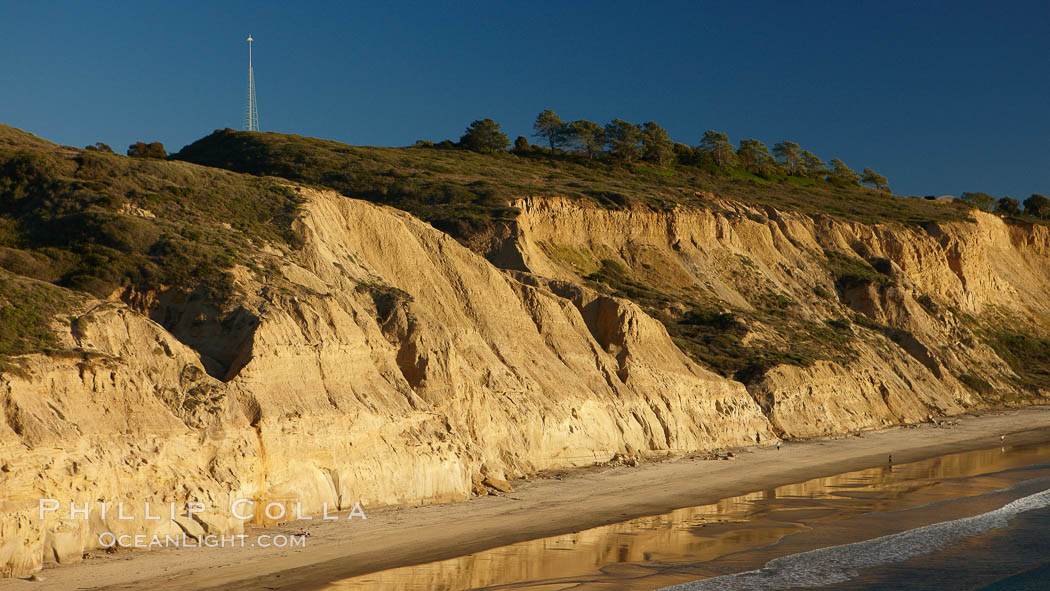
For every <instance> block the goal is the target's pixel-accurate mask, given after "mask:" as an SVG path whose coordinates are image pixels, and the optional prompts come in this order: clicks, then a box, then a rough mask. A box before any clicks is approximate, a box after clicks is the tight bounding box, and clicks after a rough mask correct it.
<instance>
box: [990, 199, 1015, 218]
mask: <svg viewBox="0 0 1050 591" xmlns="http://www.w3.org/2000/svg"><path fill="white" fill-rule="evenodd" d="M995 213H998V214H1000V215H1018V214H1020V213H1021V203H1020V202H1019V201H1017V200H1016V199H1014V198H1013V197H1003V198H1001V199H999V201H998V202H996V204H995Z"/></svg>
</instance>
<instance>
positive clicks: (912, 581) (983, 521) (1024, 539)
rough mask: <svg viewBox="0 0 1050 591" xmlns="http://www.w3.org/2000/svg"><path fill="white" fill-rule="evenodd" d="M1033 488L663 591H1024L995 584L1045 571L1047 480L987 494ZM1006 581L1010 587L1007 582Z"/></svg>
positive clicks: (1049, 558) (1048, 558)
mask: <svg viewBox="0 0 1050 591" xmlns="http://www.w3.org/2000/svg"><path fill="white" fill-rule="evenodd" d="M1033 489H1037V490H1038V492H1035V493H1032V494H1028V495H1026V496H1023V497H1021V498H1018V499H1016V500H1013V501H1010V502H1008V503H1006V504H1005V505H1003V506H1002V507H999V508H997V509H993V510H991V511H987V512H984V513H980V514H978V515H974V516H970V517H963V518H959V519H953V520H950V521H944V522H939V523H934V524H931V525H926V526H923V527H919V528H915V529H910V530H906V531H903V532H900V533H896V534H891V535H887V536H880V537H877V538H873V539H870V540H865V541H862V542H854V543H852V544H843V545H838V546H830V547H825V548H819V549H816V550H811V551H809V552H804V553H800V554H792V555H789V556H784V557H781V558H777V559H774V560H771V561H769V562H767V563H766V564H765V565H763V567H762V568H760V569H756V570H752V571H747V572H742V573H734V574H730V575H723V576H719V577H712V578H707V579H704V580H699V581H695V582H691V583H686V584H683V585H676V586H673V587H668V588H666V589H667V591H709V590H719V591H733V590H738V589H739V590H741V591H764V590H770V591H780V590H783V589H813V588H824V589H901V590H903V589H914V590H920V589H923V590H928V589H971V588H974V587H977V584H979V583H980V582H981V581H982V580H990V582H989V584H990V586H986V587H984V588H986V589H989V588H990V589H1003V588H1006V589H1013V588H1024V587H1017V586H1014V587H1009V586H1007V587H1003V586H1002V585H1023V584H1027V583H1025V582H1024V581H1028V580H1030V579H1031V578H1032V576H1033V573H1036V574H1038V573H1040V572H1042V571H1043V570H1045V569H1046V568H1047V566H1048V564H1050V554H1048V552H1050V528H1048V526H1050V479H1048V478H1040V479H1033V480H1029V481H1025V482H1023V483H1021V484H1018V485H1016V486H1014V487H1011V488H1009V489H1004V490H1000V491H995V492H994V493H990V495H989V496H1004V495H1009V494H1010V493H1012V492H1017V491H1022V490H1025V491H1030V490H1033ZM1000 530H1001V531H1000ZM996 579H999V580H998V582H991V581H995V580H996ZM1011 579H1013V580H1014V581H1015V582H1014V583H1009V582H1008V581H1009V580H1011ZM1040 583H1041V585H1042V586H1041V587H1038V588H1040V589H1050V579H1043V580H1041V581H1040ZM997 585H998V586H997Z"/></svg>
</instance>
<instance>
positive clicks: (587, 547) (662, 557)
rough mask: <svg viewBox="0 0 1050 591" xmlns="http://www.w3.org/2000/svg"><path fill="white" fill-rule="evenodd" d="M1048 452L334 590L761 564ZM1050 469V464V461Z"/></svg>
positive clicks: (673, 579) (905, 475)
mask: <svg viewBox="0 0 1050 591" xmlns="http://www.w3.org/2000/svg"><path fill="white" fill-rule="evenodd" d="M1048 460H1050V444H1039V445H1031V446H1020V447H1016V448H1012V447H1008V448H1005V449H1000V448H995V449H990V450H978V451H971V452H964V453H958V454H951V455H947V456H941V457H937V458H932V459H929V460H923V461H920V462H914V463H910V464H900V465H895V466H893V467H892V469H891V468H890V467H889V466H887V467H881V468H870V469H867V470H860V471H856V472H848V473H844V474H838V475H835V476H830V477H826V478H817V479H813V480H809V481H806V482H801V483H797V484H789V485H785V486H780V487H777V488H775V489H772V490H768V491H761V492H754V493H750V494H747V495H742V496H738V497H732V498H727V499H722V500H721V501H718V502H717V503H713V504H709V505H700V506H696V507H687V508H684V509H678V510H676V511H672V512H670V513H665V514H662V515H654V516H650V517H642V518H638V519H632V520H630V521H625V522H621V523H615V524H611V525H607V526H603V527H597V528H593V529H589V530H584V531H581V532H576V533H571V534H565V535H561V536H554V537H550V538H542V539H538V540H531V541H527V542H521V543H518V544H512V545H509V546H503V547H499V548H493V549H491V550H486V551H483V552H478V553H475V554H471V555H468V556H461V557H458V558H453V559H449V560H443V561H439V562H433V563H428V564H422V565H417V566H412V567H404V568H397V569H390V570H386V571H380V572H376V573H371V574H368V575H363V576H358V577H353V578H349V579H344V580H341V581H335V582H332V583H331V584H330V585H328V586H327V587H325V589H329V590H332V591H334V590H356V589H375V588H382V589H391V590H402V591H415V590H420V591H422V590H443V591H455V590H460V589H478V588H489V589H515V590H555V589H568V588H572V589H591V588H593V589H636V588H640V589H652V588H656V587H659V586H662V585H669V584H673V583H678V582H683V581H688V580H693V579H697V578H701V577H705V576H712V575H715V574H724V573H726V572H734V569H737V568H744V567H750V566H749V565H758V564H762V563H763V562H764V561H765V560H768V559H769V558H770V557H771V556H772V554H771V552H772V550H765V551H764V552H763V551H761V550H763V549H764V548H765V547H768V546H770V545H772V544H774V543H776V542H778V541H779V540H781V539H782V538H783V537H784V536H786V535H788V534H792V533H796V532H802V531H807V532H809V531H810V530H820V533H821V535H820V536H818V537H817V539H819V543H820V544H823V545H831V544H837V543H844V542H847V541H855V539H868V538H870V537H875V536H878V535H884V533H890V532H892V531H900V530H902V529H904V528H905V527H908V526H911V525H912V524H904V523H899V524H898V523H894V521H895V520H888V519H881V521H878V520H874V519H873V518H872V517H870V516H868V514H875V513H878V512H882V511H899V510H904V509H909V508H913V507H920V506H926V505H929V504H930V503H934V502H937V501H941V500H946V499H955V498H961V497H969V496H973V495H979V494H982V493H985V492H989V491H993V490H998V489H1001V488H1005V487H1008V486H1011V485H1012V484H1015V483H1016V482H1019V481H1021V480H1024V479H1028V478H1032V477H1033V473H1032V471H1030V470H1017V471H1011V469H1012V468H1023V467H1027V466H1032V465H1033V464H1038V463H1040V462H1046V461H1048ZM1044 471H1045V472H1046V473H1047V474H1050V467H1047V468H1046V469H1045V470H1044ZM974 509H975V510H977V508H976V507H975V508H974ZM851 518H856V519H857V521H860V522H863V528H862V529H863V531H856V530H858V527H856V526H855V527H853V528H852V529H853V531H849V529H848V528H847V527H846V526H845V525H842V524H848V523H850V522H851V521H850V520H851ZM937 518H938V517H937V516H936V515H933V516H927V517H923V518H921V519H925V520H927V521H929V520H936V519H937ZM916 519H918V518H916ZM794 537H795V536H793V538H794ZM809 544H810V545H812V544H813V541H812V540H811V541H810V542H809ZM798 545H799V544H798V543H795V544H778V550H782V552H777V555H780V554H782V553H785V552H788V551H796V550H797V549H798V548H797V546H798ZM780 546H784V548H783V549H781V548H780ZM745 558H746V560H745Z"/></svg>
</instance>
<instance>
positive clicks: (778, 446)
mask: <svg viewBox="0 0 1050 591" xmlns="http://www.w3.org/2000/svg"><path fill="white" fill-rule="evenodd" d="M777 451H780V442H779V441H778V442H777Z"/></svg>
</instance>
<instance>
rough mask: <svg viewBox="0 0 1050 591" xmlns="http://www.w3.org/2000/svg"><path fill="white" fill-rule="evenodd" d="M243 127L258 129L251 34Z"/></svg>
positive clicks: (252, 129)
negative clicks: (246, 102)
mask: <svg viewBox="0 0 1050 591" xmlns="http://www.w3.org/2000/svg"><path fill="white" fill-rule="evenodd" d="M244 129H245V130H247V131H259V107H258V105H256V104H255V71H254V70H252V36H251V35H248V109H247V110H246V111H245V112H244Z"/></svg>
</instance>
